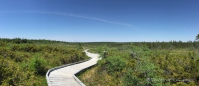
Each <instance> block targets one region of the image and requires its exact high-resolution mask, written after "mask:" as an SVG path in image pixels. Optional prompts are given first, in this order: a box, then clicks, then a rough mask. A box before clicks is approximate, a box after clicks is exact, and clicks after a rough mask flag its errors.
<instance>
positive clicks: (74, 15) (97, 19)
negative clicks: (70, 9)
mask: <svg viewBox="0 0 199 86" xmlns="http://www.w3.org/2000/svg"><path fill="white" fill-rule="evenodd" d="M2 12H6V13H18V12H19V13H20V12H22V13H41V14H55V15H62V16H71V17H77V18H85V19H91V20H95V21H101V22H105V23H110V24H117V25H124V26H132V25H131V24H128V23H121V22H113V21H109V20H105V19H101V18H94V17H89V16H83V15H77V14H71V13H56V12H44V11H12V12H10V11H0V13H2Z"/></svg>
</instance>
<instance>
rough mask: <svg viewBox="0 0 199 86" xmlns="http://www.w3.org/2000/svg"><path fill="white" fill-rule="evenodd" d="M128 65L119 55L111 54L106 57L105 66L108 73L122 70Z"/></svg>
mask: <svg viewBox="0 0 199 86" xmlns="http://www.w3.org/2000/svg"><path fill="white" fill-rule="evenodd" d="M125 66H126V61H125V60H124V59H123V58H121V57H119V56H111V57H108V58H107V59H106V63H105V67H106V70H107V72H108V73H110V74H111V73H114V72H121V71H122V70H123V68H125Z"/></svg>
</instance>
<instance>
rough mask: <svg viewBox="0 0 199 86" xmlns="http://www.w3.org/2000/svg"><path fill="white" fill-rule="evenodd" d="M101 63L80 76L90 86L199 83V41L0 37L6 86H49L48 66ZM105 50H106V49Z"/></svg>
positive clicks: (0, 77)
mask: <svg viewBox="0 0 199 86" xmlns="http://www.w3.org/2000/svg"><path fill="white" fill-rule="evenodd" d="M83 48H84V49H89V52H93V53H99V54H100V55H101V57H102V60H99V61H98V63H97V65H95V66H93V67H91V68H89V69H87V70H86V71H84V72H81V73H80V74H78V75H79V76H78V77H79V78H80V80H81V81H82V82H83V83H85V84H86V85H87V86H198V85H199V73H198V72H199V42H197V41H195V42H192V41H189V42H182V41H178V42H177V41H171V42H134V43H130V42H126V43H115V42H93V43H69V42H61V41H51V40H27V39H21V38H15V39H0V85H1V86H47V82H46V79H45V74H46V72H47V70H48V69H50V68H53V67H56V66H60V65H64V64H68V63H73V62H77V61H81V60H85V59H88V57H87V56H86V55H85V53H84V52H82V51H83ZM104 51H105V52H104Z"/></svg>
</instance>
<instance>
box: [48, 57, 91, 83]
mask: <svg viewBox="0 0 199 86" xmlns="http://www.w3.org/2000/svg"><path fill="white" fill-rule="evenodd" d="M91 59H92V58H91V57H90V58H89V59H87V60H83V61H79V62H75V63H70V64H66V65H62V66H57V67H54V68H52V69H49V70H48V72H47V73H46V80H47V84H48V86H51V84H50V80H49V75H50V73H51V72H52V71H54V70H57V69H60V68H63V67H67V66H71V65H74V64H79V63H82V62H85V61H88V60H91ZM85 69H86V68H85ZM82 70H83V69H82ZM80 71H81V70H80ZM80 71H78V72H80ZM78 72H77V73H78ZM77 73H76V74H77ZM73 77H74V79H75V80H76V81H77V82H78V83H79V84H80V85H81V86H86V85H84V84H83V83H82V82H81V81H80V80H79V79H78V78H77V77H76V76H75V75H73Z"/></svg>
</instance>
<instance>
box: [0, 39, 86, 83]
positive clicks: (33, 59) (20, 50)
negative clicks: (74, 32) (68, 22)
mask: <svg viewBox="0 0 199 86" xmlns="http://www.w3.org/2000/svg"><path fill="white" fill-rule="evenodd" d="M82 51H83V49H82V47H81V45H80V44H78V43H66V42H60V41H50V40H27V39H20V38H15V39H0V86H47V82H46V78H45V74H46V72H47V70H48V69H50V68H53V67H56V66H60V65H64V64H68V63H73V62H77V61H80V60H85V59H88V57H87V56H86V55H85V53H83V52H82Z"/></svg>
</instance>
